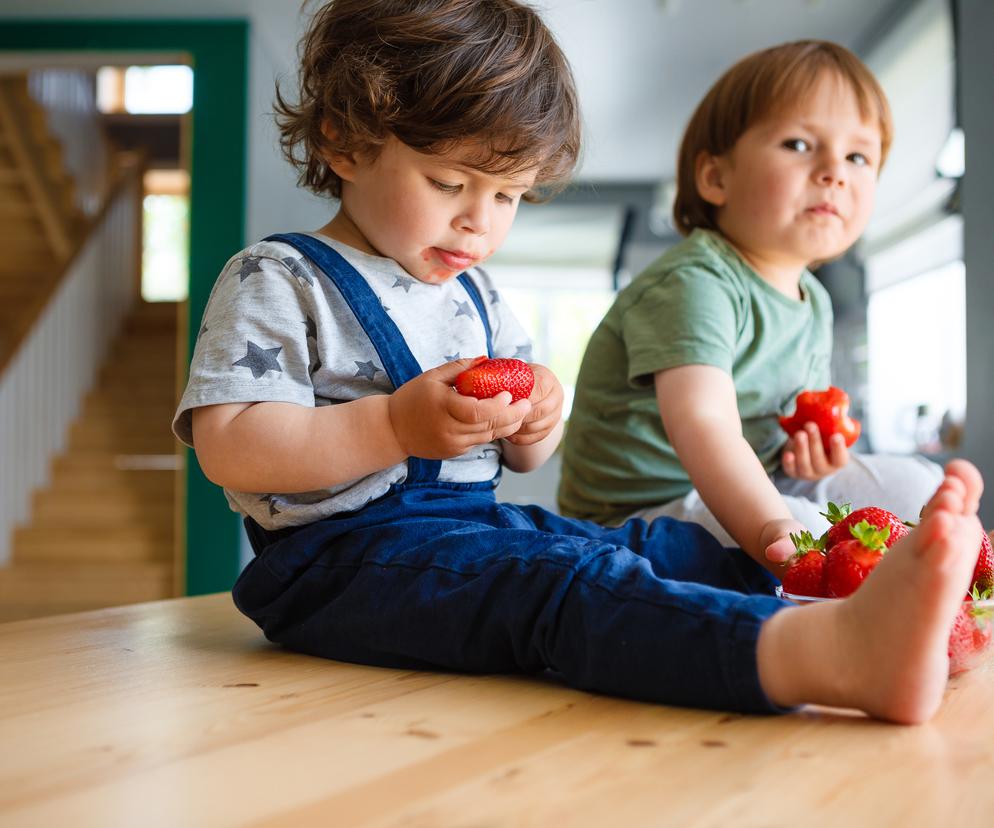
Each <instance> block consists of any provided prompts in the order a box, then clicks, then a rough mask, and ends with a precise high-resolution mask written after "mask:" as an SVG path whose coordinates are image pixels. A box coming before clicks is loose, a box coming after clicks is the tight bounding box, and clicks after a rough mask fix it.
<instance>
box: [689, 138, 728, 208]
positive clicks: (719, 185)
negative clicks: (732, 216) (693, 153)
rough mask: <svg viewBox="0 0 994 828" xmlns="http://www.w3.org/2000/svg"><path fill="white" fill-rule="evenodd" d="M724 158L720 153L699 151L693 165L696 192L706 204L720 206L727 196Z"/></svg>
mask: <svg viewBox="0 0 994 828" xmlns="http://www.w3.org/2000/svg"><path fill="white" fill-rule="evenodd" d="M726 163H727V162H726V160H725V159H724V158H723V157H722V156H720V155H711V153H709V152H703V151H702V152H701V153H700V154H698V156H697V163H696V164H695V165H694V183H695V184H696V185H697V192H698V194H699V195H700V197H701V198H703V199H704V200H705V201H706V202H707V203H708V204H713V205H714V206H715V207H722V206H724V204H725V201H726V200H727V198H728V194H727V193H726V192H725V164H726Z"/></svg>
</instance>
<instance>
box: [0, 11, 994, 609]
mask: <svg viewBox="0 0 994 828" xmlns="http://www.w3.org/2000/svg"><path fill="white" fill-rule="evenodd" d="M535 5H537V6H538V7H539V8H540V9H541V10H542V11H543V13H544V15H545V18H546V20H547V21H548V22H549V24H550V25H551V27H552V29H553V30H554V32H555V33H556V35H557V37H558V38H559V40H560V43H561V45H562V46H563V48H564V50H565V52H566V54H567V56H568V57H569V59H570V60H571V62H572V65H573V68H574V71H575V74H576V77H577V81H578V85H579V90H580V96H581V103H582V107H583V115H584V121H585V126H586V141H585V148H584V156H583V163H582V166H581V168H580V170H579V172H578V175H577V177H576V180H575V182H574V184H573V185H572V186H571V187H570V188H569V189H568V190H567V191H566V192H565V193H563V194H562V195H561V196H559V197H558V198H557V199H556V200H555V201H553V202H552V203H549V204H544V205H524V206H523V207H522V209H521V212H520V214H519V218H518V220H517V223H516V225H515V227H514V229H513V230H512V233H511V235H510V237H509V240H508V242H507V244H506V246H505V248H504V249H503V250H502V251H500V253H499V254H498V255H497V256H495V257H494V259H493V260H492V261H491V264H490V267H489V269H490V270H491V272H493V273H494V274H495V275H496V277H497V278H498V280H499V281H500V282H501V284H502V285H503V286H504V289H505V291H506V292H507V294H508V295H509V298H510V300H511V301H512V302H513V304H514V306H515V307H516V309H517V311H518V314H519V316H520V317H521V319H522V321H523V322H524V324H525V325H526V326H527V327H528V328H529V330H530V331H531V333H532V335H533V337H534V339H535V345H536V347H535V359H536V361H538V362H542V363H545V364H548V365H549V366H551V367H552V368H553V369H554V370H555V371H556V373H557V374H558V376H559V377H560V379H561V380H562V382H563V385H564V386H565V387H566V390H567V406H568V404H569V403H570V401H571V399H572V390H573V383H574V381H575V377H576V373H577V369H578V367H579V362H580V358H581V356H582V354H583V349H584V346H585V344H586V340H587V337H588V336H589V334H590V332H591V331H592V330H593V328H594V326H595V325H596V324H597V322H598V321H599V319H600V318H601V316H602V314H603V313H604V311H605V310H606V309H607V307H608V306H609V304H610V302H611V300H612V297H613V295H614V293H615V291H616V290H617V289H618V287H620V286H623V285H624V284H625V283H627V281H628V280H630V279H631V278H632V277H633V276H634V275H636V274H637V273H638V272H639V271H640V270H641V269H642V268H643V267H644V266H645V265H647V264H648V263H649V262H651V261H652V260H653V259H654V258H655V257H656V256H658V255H659V254H660V253H661V252H663V251H664V250H665V249H666V248H667V247H668V246H670V245H671V244H673V243H675V242H676V241H677V240H678V237H677V236H676V234H675V233H674V230H673V228H672V226H671V224H670V219H669V210H670V201H671V199H672V195H673V183H672V182H673V178H674V160H675V156H676V151H677V146H678V142H679V139H680V136H681V133H682V130H683V127H684V125H685V123H686V121H687V119H688V117H689V115H690V113H691V111H692V109H693V107H694V105H695V104H696V102H697V101H698V100H699V98H700V97H701V96H702V95H703V93H704V92H705V91H706V89H707V88H708V87H709V86H710V84H711V83H712V82H713V81H714V80H715V79H716V78H717V77H718V75H719V74H720V73H721V72H722V71H723V70H724V69H725V68H727V67H728V66H729V65H730V64H731V63H733V62H734V61H735V60H737V59H738V58H740V57H742V56H743V55H745V54H747V53H749V52H751V51H754V50H756V49H759V48H763V47H765V46H769V45H773V44H776V43H779V42H783V41H787V40H794V39H798V38H823V39H829V40H834V41H837V42H840V43H842V44H844V45H846V46H848V47H850V48H851V49H853V50H854V51H855V52H856V53H857V54H858V55H859V56H860V57H861V58H863V60H864V61H865V62H866V63H867V64H868V65H869V66H870V68H871V69H872V70H873V71H874V72H875V73H876V75H877V77H878V78H879V79H880V81H881V82H882V84H883V86H884V88H885V90H886V91H887V94H888V96H889V97H890V101H891V105H892V107H893V110H894V116H895V122H896V138H895V143H894V146H893V149H892V151H891V155H890V158H889V160H888V162H887V166H886V168H885V170H884V172H883V175H882V178H881V185H880V189H879V193H878V202H877V208H876V212H875V217H874V219H873V221H872V223H871V225H870V228H869V230H868V232H867V233H866V235H865V237H864V239H863V240H862V241H861V242H860V243H859V244H858V245H857V246H856V247H855V248H854V249H853V250H852V251H850V252H849V254H847V255H846V256H845V257H844V258H843V259H842V260H840V261H838V262H834V263H831V264H829V265H826V266H824V267H822V268H821V269H820V270H819V271H818V276H819V278H821V279H822V280H823V281H824V283H825V284H826V286H827V287H828V289H829V290H830V292H831V293H832V296H833V300H834V303H835V313H836V352H835V359H834V365H833V370H834V377H835V382H836V384H838V385H840V386H842V387H844V388H845V389H846V390H848V392H849V393H850V395H851V397H852V398H853V413H854V414H855V416H857V417H858V418H859V419H861V420H862V421H863V426H864V435H865V436H864V438H863V440H862V443H861V446H860V448H862V449H863V450H867V451H889V452H890V451H892V452H911V451H919V452H923V453H926V454H929V455H931V456H934V457H936V458H937V459H940V460H941V459H943V458H945V457H948V456H951V455H954V454H959V455H963V456H966V457H969V458H970V459H972V460H974V462H976V463H977V464H978V465H980V467H981V468H982V470H983V471H984V472H985V474H986V476H987V477H988V478H990V479H994V424H992V421H991V417H990V411H991V405H992V403H994V400H992V396H994V395H992V383H991V369H990V368H989V362H988V361H989V360H990V359H991V357H992V356H994V280H992V279H991V278H990V275H991V270H992V268H994V264H992V262H994V215H992V207H991V204H990V203H989V201H988V199H987V198H986V194H987V193H988V192H990V191H992V190H994V161H992V160H991V154H990V153H989V152H986V151H972V152H971V153H970V158H969V162H970V170H969V173H968V174H967V173H966V172H965V170H966V154H967V150H969V149H970V148H975V147H982V148H984V150H986V147H988V146H990V145H991V142H992V139H994V115H992V110H994V107H992V104H994V99H992V95H991V91H990V88H991V87H990V79H991V78H992V77H994V57H992V51H991V49H990V46H989V44H990V42H991V39H992V37H994V3H991V2H989V0H544V2H538V3H536V4H535ZM312 6H313V4H305V6H304V9H305V11H306V9H307V8H311V7H312ZM301 9H302V6H301V4H300V3H299V2H297V0H171V2H170V3H168V4H162V3H159V2H153V0H127V1H126V2H125V0H88V2H87V3H86V4H85V7H84V6H82V5H80V4H78V3H77V2H75V0H43V1H42V2H39V0H0V215H2V216H4V219H5V222H4V223H5V224H6V226H5V227H4V228H3V229H2V230H0V235H2V236H3V238H4V239H5V241H7V242H8V245H7V246H9V247H11V248H12V249H13V250H14V253H13V254H12V255H11V256H9V257H8V258H9V259H10V261H8V262H7V263H6V264H5V265H2V266H0V300H2V303H3V309H2V310H0V325H3V329H2V332H0V333H2V335H0V495H2V496H0V567H2V568H0V616H2V615H3V612H4V606H5V605H6V606H7V607H8V610H9V611H8V615H10V616H13V615H16V614H17V612H18V610H17V609H16V607H15V604H17V606H22V605H24V606H27V605H28V604H30V602H26V601H21V598H23V596H24V595H26V594H29V593H30V594H31V595H34V596H35V597H34V598H32V599H31V600H32V601H34V604H32V606H34V605H37V603H38V601H40V600H42V599H41V598H39V597H38V596H45V595H49V596H51V595H56V594H57V595H59V596H62V597H61V598H59V599H58V600H53V601H52V602H51V603H52V606H53V607H54V608H55V609H54V610H52V611H61V610H63V609H72V608H82V607H83V606H90V605H93V604H94V602H96V603H101V602H102V603H103V604H106V603H114V602H117V603H122V602H126V601H130V600H142V599H145V598H149V597H164V596H165V595H169V594H182V593H183V592H194V593H195V592H206V591H212V590H215V589H225V588H228V587H230V583H231V581H232V579H233V577H234V574H236V573H237V571H238V567H239V566H240V565H241V563H242V562H243V561H244V559H245V554H246V551H245V546H244V540H243V536H242V533H241V530H240V524H239V522H238V520H237V518H236V517H235V516H234V515H233V514H232V513H230V512H229V511H228V509H227V507H226V505H225V503H224V501H223V498H222V497H221V496H220V493H219V492H218V491H217V490H216V487H213V486H211V485H210V484H209V483H207V482H206V481H205V480H204V478H203V476H202V474H201V473H200V471H199V469H198V468H197V466H196V460H195V458H194V457H193V456H192V454H188V453H187V452H185V451H183V450H180V449H178V448H177V447H176V445H175V442H174V441H173V440H172V438H171V435H170V434H169V419H170V415H171V413H172V406H174V404H175V400H176V394H177V391H178V389H179V388H181V386H182V383H183V371H184V370H185V362H186V360H187V357H188V348H189V342H190V341H191V338H192V336H193V335H195V333H196V330H197V328H198V326H199V319H200V314H201V312H202V310H203V306H204V303H205V302H206V298H207V295H208V293H209V291H210V288H211V286H212V284H213V281H214V278H215V277H216V275H217V273H218V271H219V270H220V268H221V267H222V266H223V265H224V262H225V260H226V259H227V257H228V256H230V255H231V254H232V253H234V252H235V251H237V250H238V249H239V247H241V246H242V245H243V244H244V243H247V242H249V241H252V240H255V239H258V238H261V237H262V236H265V235H267V234H269V233H273V232H279V231H285V230H299V229H312V228H315V227H317V226H320V225H321V224H323V223H324V222H325V221H326V220H327V218H328V217H329V215H330V214H331V212H333V210H334V209H335V206H334V204H333V203H329V202H327V201H325V200H321V199H318V198H315V197H313V196H310V195H308V194H307V193H305V192H303V191H300V190H298V189H297V188H296V186H295V175H294V172H293V170H292V169H291V168H290V167H289V166H288V165H287V164H286V163H285V162H284V161H283V159H282V157H281V155H280V152H279V148H278V144H277V133H276V130H275V127H274V125H273V120H272V115H271V111H272V108H271V104H272V98H273V87H274V81H275V80H276V79H277V78H280V79H281V80H282V81H283V82H284V83H286V84H291V85H292V83H293V80H294V77H293V73H294V69H295V49H296V42H297V39H298V37H299V35H300V33H301V31H302V25H303V18H302V16H301ZM113 216H117V218H115V219H113V221H111V217H113ZM115 228H116V229H115ZM32 234H33V235H32ZM84 260H86V261H84ZM87 262H89V263H88V264H87ZM77 271H78V272H80V273H82V274H83V275H82V276H76V275H75V274H77ZM110 273H113V274H114V278H115V279H116V280H117V281H116V282H115V285H116V286H113V285H112V286H110V287H108V286H107V285H106V284H104V283H103V282H100V279H106V277H107V275H108V274H110ZM74 279H79V280H81V284H84V282H83V281H82V280H86V279H88V280H90V281H89V282H85V284H90V285H91V286H90V287H87V288H78V289H76V288H73V289H74V290H79V291H82V293H79V294H78V295H75V294H71V293H70V292H69V291H70V288H69V287H67V285H71V284H75V282H74V281H73V280H74ZM98 283H99V284H100V285H103V286H102V287H99V286H95V285H98ZM74 296H75V298H74ZM60 297H62V298H61V300H60ZM81 297H83V298H81ZM86 297H88V298H86ZM59 301H61V302H62V303H63V306H64V307H63V308H62V310H59V309H58V308H59V305H58V303H59ZM86 319H90V320H91V322H90V325H89V327H88V328H87V329H86V330H80V331H78V332H77V331H76V328H77V327H79V326H80V325H81V324H82V320H86ZM45 325H47V326H48V328H49V329H51V331H52V332H49V333H44V330H46V329H45ZM77 335H78V336H80V337H84V338H85V343H86V344H79V343H80V342H81V341H82V340H77V339H75V338H74V337H76V336H77ZM122 337H123V338H122ZM46 342H47V343H48V344H47V345H46V344H45V343H46ZM39 343H40V344H39ZM53 343H54V344H53ZM74 343H75V344H74ZM60 348H61V350H59V349H60ZM46 349H47V350H46ZM125 351H127V352H129V353H131V354H133V355H136V356H133V357H132V359H131V362H130V363H129V365H128V366H124V367H122V366H121V365H120V364H119V363H120V362H121V360H120V359H117V360H112V359H110V358H109V355H113V354H120V353H122V352H125ZM46 354H47V356H46ZM83 355H85V361H80V360H83V359H84V357H83ZM70 357H71V367H69V368H67V367H66V366H67V365H68V364H70V359H69V358H70ZM46 360H47V361H46ZM45 366H48V367H45ZM52 366H54V367H52ZM153 366H154V367H153ZM53 395H55V396H54V397H53ZM122 410H124V411H125V413H126V414H127V416H126V417H124V419H122V413H121V412H122ZM153 424H154V425H153ZM557 477H558V462H557V461H556V459H554V460H553V462H551V463H550V464H549V465H548V466H547V468H545V469H543V470H542V471H540V472H538V473H534V474H532V475H527V476H522V475H514V474H507V475H506V476H505V479H504V482H503V483H502V484H501V487H500V490H499V495H500V496H501V497H502V498H505V499H508V500H512V501H516V502H536V503H541V504H542V505H546V506H548V507H553V506H554V499H555V486H556V482H557ZM984 509H985V512H984V518H985V521H986V524H987V525H988V526H990V525H992V524H994V500H992V498H990V497H988V499H987V501H986V503H985V504H984ZM112 539H116V540H115V543H116V542H117V541H120V543H119V544H118V545H115V544H114V543H111V540H112ZM136 550H139V551H138V552H136ZM67 556H71V562H70V563H71V565H70V563H67ZM60 572H61V573H62V574H59V573H60ZM67 572H69V573H70V574H69V575H67V574H66V573H67ZM60 579H61V580H60ZM80 584H91V586H90V587H87V589H90V590H91V592H89V593H86V595H88V596H89V597H87V598H86V600H85V601H84V599H83V597H81V592H80ZM107 584H111V585H116V586H114V589H116V590H117V591H116V592H114V590H113V589H110V588H109V587H107V586H106V585H107ZM136 584H137V585H138V586H135V585H136ZM128 585H131V586H130V587H129V586H128ZM129 589H130V591H129ZM32 590H34V592H32ZM83 592H84V593H85V592H86V590H83ZM115 596H116V597H115ZM15 599H16V600H15ZM18 601H20V604H18ZM87 601H89V603H87ZM10 608H13V609H10ZM20 612H21V613H22V614H24V613H29V612H32V610H30V609H28V610H24V609H22V610H20ZM34 612H35V613H36V614H37V610H34Z"/></svg>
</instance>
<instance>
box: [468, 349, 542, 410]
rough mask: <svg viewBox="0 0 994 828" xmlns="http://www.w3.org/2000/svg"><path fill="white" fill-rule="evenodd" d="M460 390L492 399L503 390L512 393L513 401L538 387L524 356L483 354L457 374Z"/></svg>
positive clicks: (470, 395)
mask: <svg viewBox="0 0 994 828" xmlns="http://www.w3.org/2000/svg"><path fill="white" fill-rule="evenodd" d="M455 387H456V391H458V392H459V393H460V394H462V395H463V396H465V397H476V399H478V400H489V399H490V398H491V397H496V396H497V395H498V394H499V393H500V392H501V391H507V392H508V393H509V394H510V395H511V402H517V401H518V400H523V399H526V398H527V397H528V396H529V395H530V394H531V392H532V388H534V387H535V374H534V373H533V372H532V369H531V368H530V367H529V365H528V363H527V362H522V361H521V360H520V359H487V358H486V357H480V359H479V361H477V362H475V363H473V364H472V365H470V366H469V368H467V369H466V370H465V371H463V372H462V373H461V374H459V376H458V377H456V381H455Z"/></svg>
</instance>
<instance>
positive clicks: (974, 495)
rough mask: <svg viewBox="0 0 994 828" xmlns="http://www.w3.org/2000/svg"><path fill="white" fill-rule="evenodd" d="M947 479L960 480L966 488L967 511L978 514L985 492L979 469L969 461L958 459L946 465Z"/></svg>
mask: <svg viewBox="0 0 994 828" xmlns="http://www.w3.org/2000/svg"><path fill="white" fill-rule="evenodd" d="M946 476H947V479H949V478H953V479H956V480H959V481H960V482H962V483H963V486H964V500H965V511H966V512H967V513H969V514H972V513H973V512H976V511H977V509H978V508H979V506H980V496H981V495H982V494H983V492H984V479H983V478H982V477H981V476H980V472H979V471H977V467H976V466H974V465H973V463H970V462H969V461H967V460H963V459H960V458H957V459H955V460H950V461H949V462H948V463H947V464H946Z"/></svg>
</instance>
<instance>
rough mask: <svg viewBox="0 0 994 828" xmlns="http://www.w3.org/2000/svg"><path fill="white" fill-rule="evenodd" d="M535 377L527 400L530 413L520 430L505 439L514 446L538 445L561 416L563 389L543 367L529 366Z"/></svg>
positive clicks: (554, 377) (554, 376)
mask: <svg viewBox="0 0 994 828" xmlns="http://www.w3.org/2000/svg"><path fill="white" fill-rule="evenodd" d="M529 367H530V368H531V369H532V373H533V374H534V375H535V387H534V388H532V393H531V396H529V397H528V400H529V401H530V402H531V404H532V410H531V413H530V414H528V416H526V417H525V419H524V421H523V422H522V424H521V428H520V429H519V430H518V431H517V432H515V433H514V434H513V435H512V436H510V437H507V438H505V439H506V440H507V442H508V443H513V444H514V445H516V446H529V445H532V444H533V443H538V442H540V441H541V440H543V439H544V438H545V437H547V436H548V435H549V433H550V432H551V431H552V429H554V428H555V427H556V425H558V423H559V421H560V420H561V419H562V416H563V387H562V385H560V384H559V380H558V379H556V375H555V374H553V373H552V371H550V370H549V369H548V368H546V367H545V366H544V365H536V364H534V363H533V364H532V365H530V366H529Z"/></svg>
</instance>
